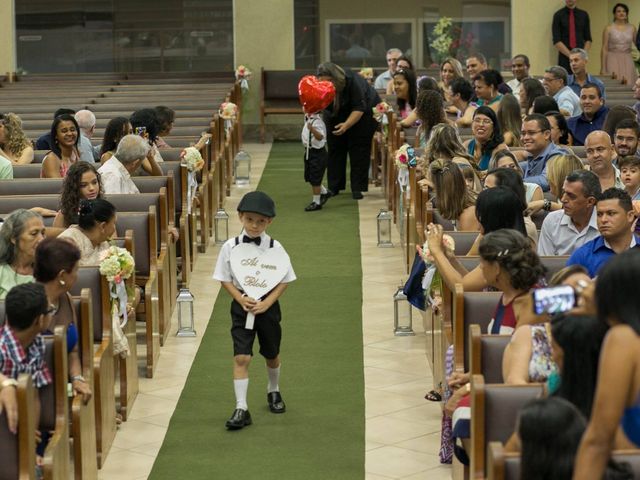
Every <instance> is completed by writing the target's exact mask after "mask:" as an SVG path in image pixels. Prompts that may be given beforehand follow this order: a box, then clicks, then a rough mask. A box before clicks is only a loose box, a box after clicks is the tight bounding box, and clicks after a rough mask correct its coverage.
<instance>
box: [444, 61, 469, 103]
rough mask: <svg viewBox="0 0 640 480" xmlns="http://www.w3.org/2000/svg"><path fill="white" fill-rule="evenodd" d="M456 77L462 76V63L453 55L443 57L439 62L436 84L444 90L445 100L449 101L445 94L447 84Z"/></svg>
mask: <svg viewBox="0 0 640 480" xmlns="http://www.w3.org/2000/svg"><path fill="white" fill-rule="evenodd" d="M456 78H464V73H463V71H462V64H461V63H460V62H459V61H458V60H457V59H455V58H453V57H448V58H445V60H444V62H442V63H441V64H440V81H439V82H438V86H439V87H440V88H441V89H442V91H443V92H445V100H446V101H447V102H450V101H451V99H450V98H449V97H448V95H447V90H448V87H449V84H450V83H451V82H452V81H453V80H455V79H456Z"/></svg>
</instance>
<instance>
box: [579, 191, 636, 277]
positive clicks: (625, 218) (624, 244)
mask: <svg viewBox="0 0 640 480" xmlns="http://www.w3.org/2000/svg"><path fill="white" fill-rule="evenodd" d="M596 211H597V218H598V230H599V231H600V237H597V238H594V239H593V240H591V241H589V242H587V243H585V244H584V245H583V246H582V247H580V248H579V249H577V250H576V251H575V252H573V254H572V255H571V256H570V257H569V260H568V261H567V265H575V264H578V265H582V266H583V267H585V268H586V269H587V271H588V272H589V276H590V277H592V278H593V277H595V276H596V275H597V274H598V271H599V270H600V268H602V266H603V265H604V264H605V263H607V262H608V261H609V259H610V258H611V257H612V256H613V255H615V254H616V253H622V252H624V251H626V250H629V249H630V248H640V238H638V237H636V236H635V235H634V234H633V232H632V230H631V229H632V226H633V223H634V222H635V220H636V216H635V212H634V210H633V205H632V204H631V197H630V196H629V194H628V193H627V192H625V191H624V190H620V189H619V188H610V189H608V190H605V191H604V192H603V193H602V195H601V196H600V198H599V199H598V203H597V204H596Z"/></svg>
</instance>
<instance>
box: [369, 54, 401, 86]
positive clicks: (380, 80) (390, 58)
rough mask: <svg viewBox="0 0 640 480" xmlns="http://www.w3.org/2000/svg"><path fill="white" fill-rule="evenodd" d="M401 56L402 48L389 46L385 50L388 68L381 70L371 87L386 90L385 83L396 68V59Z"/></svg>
mask: <svg viewBox="0 0 640 480" xmlns="http://www.w3.org/2000/svg"><path fill="white" fill-rule="evenodd" d="M401 56H402V50H400V49H399V48H390V49H389V50H387V65H388V66H389V69H388V70H385V71H384V72H382V73H381V74H380V75H378V77H377V78H376V81H375V82H374V84H373V88H375V89H376V90H386V89H387V84H388V83H389V82H390V81H391V79H392V78H393V74H394V73H395V71H396V68H397V62H398V59H399V58H400V57H401Z"/></svg>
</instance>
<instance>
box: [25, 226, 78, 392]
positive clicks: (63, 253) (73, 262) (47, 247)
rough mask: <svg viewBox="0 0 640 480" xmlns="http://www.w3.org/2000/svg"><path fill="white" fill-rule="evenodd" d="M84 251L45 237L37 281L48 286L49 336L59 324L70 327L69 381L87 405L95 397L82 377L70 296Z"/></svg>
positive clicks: (36, 269)
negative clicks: (81, 254)
mask: <svg viewBox="0 0 640 480" xmlns="http://www.w3.org/2000/svg"><path fill="white" fill-rule="evenodd" d="M79 260H80V250H78V248H77V247H76V246H75V245H74V244H73V243H71V242H69V241H66V240H63V239H60V238H45V239H44V240H43V241H42V242H41V243H40V245H38V248H37V249H36V259H35V264H34V267H33V276H34V278H35V280H36V281H37V282H38V283H40V284H42V285H43V286H44V290H45V293H46V295H47V301H48V302H49V307H51V308H52V309H53V312H52V315H53V316H52V317H49V318H48V320H49V321H48V322H47V323H46V324H45V334H46V333H49V334H52V333H53V331H54V329H55V327H56V326H58V325H62V326H65V327H66V328H67V352H68V365H69V378H70V379H71V386H72V388H73V393H74V395H82V396H83V399H84V401H85V403H86V402H88V401H89V399H90V398H91V387H90V385H89V384H88V383H87V381H86V380H85V378H84V377H83V376H82V363H81V362H80V354H79V350H78V329H77V327H76V319H75V310H74V308H73V300H72V298H71V294H70V293H69V292H70V291H71V289H72V288H73V285H74V284H75V283H76V280H77V279H78V262H79Z"/></svg>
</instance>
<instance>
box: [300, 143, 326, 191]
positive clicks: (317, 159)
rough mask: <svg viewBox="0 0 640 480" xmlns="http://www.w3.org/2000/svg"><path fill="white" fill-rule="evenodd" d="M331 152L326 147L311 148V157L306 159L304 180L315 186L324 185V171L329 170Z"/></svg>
mask: <svg viewBox="0 0 640 480" xmlns="http://www.w3.org/2000/svg"><path fill="white" fill-rule="evenodd" d="M328 157H329V154H328V153H327V149H326V148H310V149H309V158H306V150H305V159H304V181H305V182H309V183H310V184H311V185H312V186H313V187H319V186H320V185H322V179H323V178H324V172H325V171H326V170H327V159H328Z"/></svg>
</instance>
